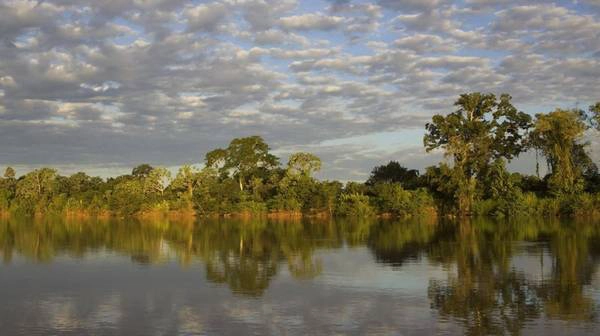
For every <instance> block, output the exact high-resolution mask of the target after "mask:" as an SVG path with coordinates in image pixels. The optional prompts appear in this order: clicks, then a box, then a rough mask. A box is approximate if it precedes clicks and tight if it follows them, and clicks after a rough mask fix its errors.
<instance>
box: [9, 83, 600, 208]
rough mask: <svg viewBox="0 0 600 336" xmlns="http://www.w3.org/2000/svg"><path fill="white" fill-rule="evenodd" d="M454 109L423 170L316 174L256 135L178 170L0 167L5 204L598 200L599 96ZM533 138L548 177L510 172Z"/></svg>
mask: <svg viewBox="0 0 600 336" xmlns="http://www.w3.org/2000/svg"><path fill="white" fill-rule="evenodd" d="M455 105H456V106H457V110H456V111H455V112H452V113H449V114H448V115H445V116H443V115H435V116H434V117H433V118H432V122H431V123H428V124H427V125H426V130H427V133H426V135H425V138H424V145H425V148H426V150H427V151H432V150H442V151H443V152H444V154H445V156H446V157H447V158H448V159H449V161H450V162H448V163H446V162H443V163H440V164H439V165H437V166H432V167H428V168H427V169H426V171H425V173H424V174H423V175H421V174H420V173H419V171H418V170H414V169H407V168H406V167H403V166H402V165H401V164H400V163H398V162H397V161H391V162H389V163H388V164H386V165H381V166H377V167H375V168H374V169H373V171H372V173H371V176H370V177H369V179H368V180H367V181H366V182H365V183H357V182H348V183H346V184H342V183H341V182H338V181H320V180H317V179H315V178H314V176H313V175H314V173H316V172H318V171H319V170H320V169H321V160H320V159H319V158H318V157H317V156H315V155H313V154H310V153H295V154H292V155H290V157H289V160H288V163H287V165H281V164H280V160H279V158H278V157H276V156H275V155H273V154H272V153H270V148H269V146H268V144H267V143H266V142H265V141H264V140H263V139H262V138H261V137H259V136H251V137H246V138H238V139H233V140H232V141H231V143H230V144H229V145H228V146H227V147H226V148H219V149H215V150H213V151H210V152H209V153H207V154H206V157H205V162H204V163H205V164H204V165H203V167H202V168H200V167H199V166H195V165H183V166H182V167H181V168H180V169H179V171H178V172H177V173H176V174H175V176H172V175H171V172H170V171H168V170H167V169H165V168H161V167H152V166H151V165H148V164H142V165H139V166H137V167H135V168H134V169H133V170H132V172H131V174H127V175H122V176H118V177H111V178H108V179H102V178H99V177H92V176H88V175H87V174H85V173H82V172H80V173H76V174H74V175H71V176H61V175H59V174H58V172H57V171H56V170H54V169H51V168H41V169H36V170H33V171H31V172H29V173H27V174H25V175H22V176H20V177H17V174H16V172H15V170H14V169H12V168H10V167H8V168H7V169H6V171H5V173H4V176H3V177H2V178H0V214H1V213H22V214H45V213H63V214H66V215H73V216H80V215H86V216H87V215H118V216H132V215H138V216H145V215H156V214H184V215H193V214H199V215H232V214H237V215H240V214H241V215H250V214H271V215H272V216H299V215H300V214H307V215H312V216H333V215H341V216H357V217H367V216H373V215H377V214H379V215H386V216H412V215H415V214H423V213H428V214H435V213H443V214H452V215H494V216H502V217H511V216H516V215H522V214H532V215H549V216H550V215H551V216H555V215H561V214H564V215H589V214H594V213H598V212H600V210H599V209H600V194H599V192H600V175H599V174H598V168H597V167H596V165H595V163H594V162H593V161H592V159H591V158H590V156H589V154H588V151H587V150H588V146H589V144H588V143H585V142H584V141H583V138H584V134H585V132H588V131H589V132H596V131H600V103H596V104H595V105H592V106H590V108H589V112H588V113H586V112H584V111H581V110H561V109H558V110H556V111H553V112H550V113H547V114H538V115H536V116H535V118H532V117H531V116H529V115H528V114H525V113H523V112H520V111H518V110H517V109H516V108H515V107H514V106H513V105H512V103H511V97H510V96H509V95H506V94H504V95H501V96H500V97H499V98H497V97H496V96H495V95H493V94H482V93H469V94H463V95H461V96H460V97H459V99H458V100H457V102H456V103H455ZM527 150H532V151H533V150H535V151H536V152H537V153H540V154H541V155H542V156H543V157H544V158H545V159H546V162H547V165H548V171H549V173H548V174H547V175H546V176H544V177H543V178H540V177H539V170H538V174H537V175H536V176H528V175H522V174H519V173H510V172H508V171H507V168H506V164H507V162H509V161H510V160H512V159H514V158H515V157H517V156H519V154H521V153H523V152H525V151H527Z"/></svg>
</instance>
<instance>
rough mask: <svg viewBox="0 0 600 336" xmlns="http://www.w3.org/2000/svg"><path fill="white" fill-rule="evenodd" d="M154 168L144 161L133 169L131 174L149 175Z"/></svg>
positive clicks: (138, 175)
mask: <svg viewBox="0 0 600 336" xmlns="http://www.w3.org/2000/svg"><path fill="white" fill-rule="evenodd" d="M153 169H154V168H153V167H152V166H151V165H149V164H147V163H143V164H141V165H139V166H137V167H135V168H133V170H132V171H131V175H133V176H135V177H147V176H148V175H149V174H150V172H152V170H153Z"/></svg>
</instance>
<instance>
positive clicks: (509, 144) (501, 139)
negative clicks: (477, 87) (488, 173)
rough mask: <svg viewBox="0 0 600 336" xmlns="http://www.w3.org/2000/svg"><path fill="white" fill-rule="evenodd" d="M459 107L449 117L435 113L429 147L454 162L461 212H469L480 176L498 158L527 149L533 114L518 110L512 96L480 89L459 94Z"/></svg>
mask: <svg viewBox="0 0 600 336" xmlns="http://www.w3.org/2000/svg"><path fill="white" fill-rule="evenodd" d="M454 105H455V106H457V107H458V109H457V110H456V111H455V112H452V113H450V114H448V115H447V116H442V115H435V116H433V118H432V121H431V122H430V123H427V125H426V126H425V127H426V130H427V134H426V135H425V137H424V140H423V141H424V144H425V148H426V150H427V151H428V152H429V151H432V150H434V149H438V148H441V149H443V150H444V152H445V155H446V156H447V157H451V158H452V159H453V163H454V167H453V170H454V173H453V176H454V178H455V179H456V180H457V183H458V186H459V188H458V189H457V190H456V194H455V198H456V200H457V204H458V208H459V211H460V212H461V213H463V214H466V213H470V211H471V206H472V204H473V200H474V197H475V191H476V189H477V183H478V182H477V177H478V175H481V174H482V173H484V171H485V170H486V169H487V168H488V167H489V165H490V164H491V162H493V161H494V160H496V159H498V158H505V159H507V160H511V159H513V158H514V157H515V156H518V155H519V154H520V153H521V152H522V151H523V150H524V148H525V141H524V138H525V133H526V131H527V129H528V128H529V127H530V125H531V117H530V116H529V115H528V114H526V113H524V112H520V111H518V110H517V109H516V108H515V107H514V106H513V105H512V103H511V96H510V95H508V94H503V95H501V96H500V98H499V99H498V98H496V96H495V95H494V94H491V93H488V94H482V93H479V92H475V93H468V94H462V95H460V97H459V99H458V100H457V101H456V102H455V103H454Z"/></svg>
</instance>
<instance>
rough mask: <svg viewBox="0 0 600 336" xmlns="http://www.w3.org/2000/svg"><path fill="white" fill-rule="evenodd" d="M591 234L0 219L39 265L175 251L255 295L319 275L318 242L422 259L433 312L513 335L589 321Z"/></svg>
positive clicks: (548, 229) (151, 260) (574, 226)
mask: <svg viewBox="0 0 600 336" xmlns="http://www.w3.org/2000/svg"><path fill="white" fill-rule="evenodd" d="M599 243H600V226H598V225H592V224H591V223H577V222H564V221H562V222H561V221H559V220H543V221H542V220H521V221H514V222H502V223H497V222H493V221H490V220H484V219H480V220H472V221H465V222H460V223H454V222H443V221H442V222H437V221H436V222H433V221H427V220H421V221H416V220H415V221H399V222H392V221H369V220H362V221H311V220H289V221H281V222H278V221H270V220H222V221H203V220H202V221H199V222H198V223H195V222H176V223H175V222H173V223H170V222H168V221H166V220H163V221H145V222H140V221H137V220H130V221H127V222H124V221H119V220H63V219H51V218H46V219H35V220H33V219H16V218H8V219H6V218H5V219H0V254H2V258H3V260H4V262H5V263H10V262H11V260H12V259H13V258H14V256H15V255H19V256H21V257H24V258H26V259H28V260H33V261H36V262H43V263H49V262H52V260H53V258H55V257H56V256H59V255H69V256H72V257H76V258H79V257H83V256H85V255H86V253H96V252H98V251H101V250H106V251H110V252H113V253H116V254H120V255H124V256H129V257H130V258H131V260H132V261H133V262H135V263H139V264H157V263H163V262H166V261H168V260H172V259H176V260H178V261H179V263H180V264H181V265H182V266H183V267H188V266H189V265H191V264H192V263H193V262H194V261H195V260H198V261H200V262H201V263H202V264H203V265H204V267H205V269H206V277H207V280H208V281H211V282H214V283H219V284H225V285H227V286H228V287H229V288H230V289H231V290H232V291H233V292H234V293H236V294H239V295H246V296H261V295H262V294H264V292H265V291H266V290H267V288H268V287H269V283H270V281H271V280H272V279H273V278H274V277H275V276H277V274H279V273H280V272H281V267H282V266H283V267H287V270H288V272H289V274H290V275H291V276H292V277H294V278H296V279H304V280H306V279H313V278H315V277H318V276H319V275H320V274H321V273H322V272H324V271H326V270H324V267H325V265H324V263H323V261H322V260H321V258H320V257H319V255H321V253H315V252H317V251H321V252H322V251H324V250H328V249H338V248H341V247H344V246H349V247H354V246H365V245H366V246H368V247H369V249H370V250H371V251H372V253H373V255H374V257H375V259H376V261H377V262H379V263H381V264H383V265H388V266H390V267H392V268H401V267H403V265H405V264H406V263H407V262H426V263H430V264H432V265H440V266H442V267H443V268H444V269H445V270H447V272H446V273H447V278H446V279H435V280H433V279H432V280H429V279H428V280H429V286H428V292H427V296H428V298H429V300H430V303H431V307H432V309H434V310H435V311H436V312H437V313H438V314H439V316H440V317H441V318H449V319H454V320H456V321H458V322H459V323H462V324H463V326H464V327H465V331H466V333H467V334H470V335H481V334H505V333H511V334H519V333H520V331H521V330H523V328H525V326H526V324H527V322H528V321H530V320H533V319H536V318H539V317H541V316H545V317H547V318H550V319H559V320H565V321H571V320H576V321H584V322H585V321H595V320H596V315H595V312H596V308H597V304H596V303H595V302H594V301H593V299H592V298H591V297H590V295H589V293H588V292H587V291H586V288H589V286H590V284H591V281H592V278H593V272H594V271H595V269H596V265H597V261H598V257H599V256H600V244H599ZM523 248H525V249H526V251H525V252H526V254H527V255H529V256H531V255H539V256H540V257H539V265H538V266H539V270H536V271H534V270H531V269H527V268H526V269H522V267H521V268H519V267H518V265H517V264H518V260H517V259H518V258H517V257H518V256H519V254H520V253H521V254H522V253H523ZM548 261H550V262H548ZM527 267H529V266H527ZM536 267H537V266H536ZM424 281H425V279H424Z"/></svg>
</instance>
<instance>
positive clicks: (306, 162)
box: [287, 152, 321, 177]
mask: <svg viewBox="0 0 600 336" xmlns="http://www.w3.org/2000/svg"><path fill="white" fill-rule="evenodd" d="M287 165H288V173H289V174H292V175H301V176H305V177H311V176H312V174H313V173H315V172H318V171H319V170H321V159H319V157H318V156H316V155H314V154H311V153H303V152H299V153H294V154H292V155H290V158H289V160H288V164H287Z"/></svg>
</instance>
